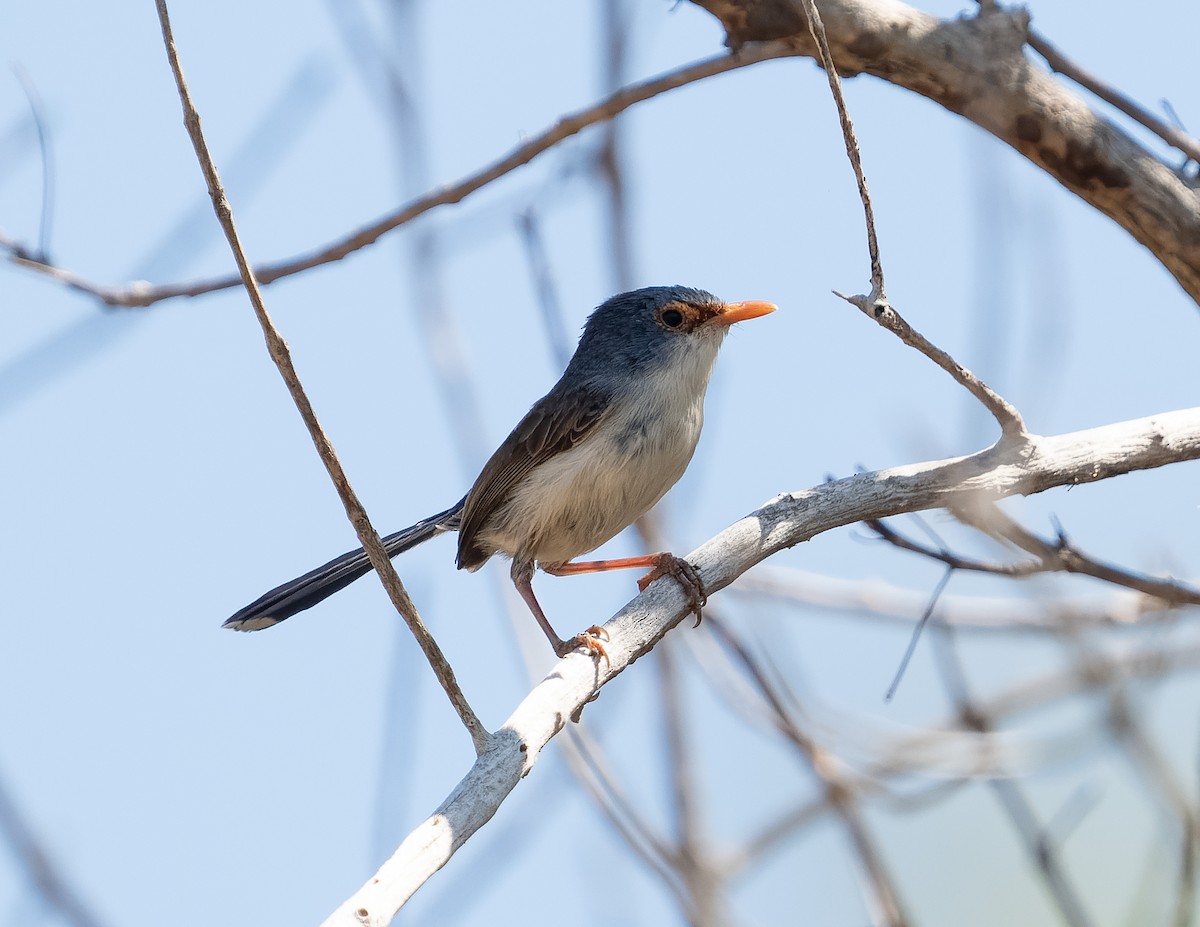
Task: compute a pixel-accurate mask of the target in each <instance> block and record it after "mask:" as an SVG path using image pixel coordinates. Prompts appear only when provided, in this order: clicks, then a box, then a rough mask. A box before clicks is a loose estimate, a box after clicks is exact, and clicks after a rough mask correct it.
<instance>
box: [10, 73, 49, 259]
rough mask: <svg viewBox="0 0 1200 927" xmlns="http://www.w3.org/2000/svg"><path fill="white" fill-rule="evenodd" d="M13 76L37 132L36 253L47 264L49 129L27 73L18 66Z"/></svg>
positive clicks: (42, 106)
mask: <svg viewBox="0 0 1200 927" xmlns="http://www.w3.org/2000/svg"><path fill="white" fill-rule="evenodd" d="M13 73H15V74H16V76H17V80H18V81H19V82H20V84H21V89H22V90H24V91H25V99H26V100H27V101H28V103H29V112H30V114H31V115H32V117H33V126H34V128H35V129H36V130H37V140H38V151H39V153H40V154H41V158H42V212H41V216H40V217H39V219H38V250H37V255H36V259H37V260H39V261H49V260H50V258H49V254H50V222H51V220H52V219H53V212H54V164H53V162H52V161H51V159H50V126H49V121H48V120H47V119H46V107H45V106H44V105H43V103H42V95H41V94H40V93H38V90H37V85H36V84H34V82H33V78H32V77H30V76H29V72H28V71H26V70H25V68H23V67H22V66H21V65H20V64H14V65H13Z"/></svg>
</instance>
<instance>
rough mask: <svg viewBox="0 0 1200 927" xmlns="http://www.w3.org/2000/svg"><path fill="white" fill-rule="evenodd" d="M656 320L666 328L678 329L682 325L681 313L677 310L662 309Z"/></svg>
mask: <svg viewBox="0 0 1200 927" xmlns="http://www.w3.org/2000/svg"><path fill="white" fill-rule="evenodd" d="M658 318H659V321H661V322H662V323H663V325H665V326H667V328H678V327H679V326H680V325H682V324H683V313H682V312H680V311H679V310H678V309H664V310H663V311H662V313H661V314H660V315H659V317H658Z"/></svg>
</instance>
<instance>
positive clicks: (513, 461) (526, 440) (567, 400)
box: [458, 389, 608, 570]
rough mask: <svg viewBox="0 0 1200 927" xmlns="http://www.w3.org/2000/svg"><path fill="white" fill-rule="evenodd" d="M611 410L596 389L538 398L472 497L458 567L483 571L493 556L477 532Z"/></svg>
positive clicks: (481, 477) (460, 533)
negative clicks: (528, 480)
mask: <svg viewBox="0 0 1200 927" xmlns="http://www.w3.org/2000/svg"><path fill="white" fill-rule="evenodd" d="M607 408H608V397H607V396H604V395H602V394H600V393H597V392H594V391H592V390H586V389H574V390H571V391H569V392H568V391H559V390H557V389H555V390H552V391H551V392H550V393H549V394H548V395H546V396H544V397H543V398H541V399H539V400H538V401H537V402H536V403H535V404H534V406H533V408H532V409H530V410H529V412H528V413H526V415H525V417H524V418H523V419H521V421H520V422H518V423H517V427H516V428H514V429H513V430H512V433H511V434H510V435H509V436H508V437H507V438H505V439H504V443H503V444H501V445H500V447H499V448H497V450H496V453H494V454H493V455H492V457H491V459H490V460H489V461H488V462H487V463H486V464H485V465H484V467H483V470H482V472H480V474H479V477H478V478H477V479H476V480H475V485H474V486H472V487H471V491H470V492H468V493H467V498H466V503H465V505H464V506H463V513H462V524H461V525H460V527H459V530H458V568H459V569H460V570H461V569H471V568H473V567H476V566H479V565H480V564H482V563H483V562H484V561H485V560H487V558H488V557H490V556H491V555H492V554H493V553H494V551H491V550H487V549H485V548H482V547H480V546H479V543H478V538H477V535H478V532H479V530H480V528H481V527H482V526H483V524H484V522H485V521H486V520H487V518H488V516H490V515H491V514H492V513H493V512H494V511H496V509H497V508H498V507H499V506H501V505H503V504H504V503H505V502H506V501H507V500H508V498H509V495H510V494H511V493H512V491H513V488H514V487H516V486H517V485H518V484H519V483H520V482H521V480H523V479H524V478H525V476H526V475H527V474H528V473H529V472H530V471H531V470H532V469H533V468H534V467H536V466H537V465H538V464H540V463H542V462H543V461H546V460H549V459H550V458H551V457H553V456H554V455H555V454H559V453H562V452H563V451H566V450H569V449H570V448H572V447H575V445H577V444H579V443H580V442H581V441H583V440H584V439H585V438H586V437H587V436H588V435H589V434H590V433H591V432H592V430H593V429H594V428H595V427H596V423H597V422H599V421H600V420H601V419H602V418H603V417H604V413H605V410H606V409H607Z"/></svg>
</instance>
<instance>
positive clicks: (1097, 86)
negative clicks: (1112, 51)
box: [1029, 29, 1200, 163]
mask: <svg viewBox="0 0 1200 927" xmlns="http://www.w3.org/2000/svg"><path fill="white" fill-rule="evenodd" d="M1029 47H1030V48H1032V49H1033V50H1034V51H1035V52H1037V53H1038V54H1039V55H1041V56H1042V57H1043V58H1045V59H1046V64H1047V65H1049V66H1050V70H1052V71H1057V72H1058V73H1059V74H1062V75H1063V76H1064V77H1069V78H1071V80H1073V81H1075V83H1077V84H1079V86H1081V87H1084V88H1086V89H1087V90H1089V91H1091V92H1092V93H1094V94H1095V95H1096V96H1098V97H1099V98H1100V99H1101V100H1103V101H1104V102H1105V103H1109V104H1111V105H1112V106H1115V107H1116V108H1117V109H1119V110H1120V111H1121V112H1123V113H1124V114H1125V115H1126V116H1128V117H1129V118H1130V119H1133V120H1134V121H1135V122H1138V123H1141V125H1143V126H1145V127H1146V128H1147V129H1149V130H1150V131H1151V132H1153V133H1154V134H1155V135H1157V136H1158V137H1159V138H1161V139H1162V140H1163V141H1164V142H1166V143H1167V144H1168V145H1170V146H1171V147H1172V148H1178V149H1179V150H1180V151H1182V152H1183V153H1184V154H1185V155H1187V156H1188V158H1190V159H1191V160H1192V161H1196V162H1197V163H1200V141H1197V140H1196V139H1194V138H1192V137H1191V136H1190V135H1188V134H1187V133H1185V132H1181V131H1179V129H1177V128H1175V127H1174V126H1171V125H1167V124H1166V123H1165V122H1163V121H1162V120H1161V119H1159V118H1158V117H1157V116H1155V115H1154V114H1153V113H1151V112H1150V111H1149V110H1147V109H1145V108H1144V107H1142V106H1139V105H1138V104H1137V103H1135V102H1134V101H1133V99H1131V98H1130V97H1128V96H1126V95H1125V94H1124V93H1122V92H1121V91H1120V90H1117V89H1116V88H1115V87H1112V86H1110V85H1109V84H1106V83H1105V82H1104V81H1102V80H1101V79H1100V78H1099V77H1097V76H1096V75H1094V74H1092V73H1091V72H1089V71H1085V70H1084V69H1083V68H1081V67H1080V66H1079V65H1077V64H1076V63H1075V62H1074V61H1071V60H1070V59H1069V58H1068V57H1067V56H1066V55H1064V54H1063V53H1062V52H1061V51H1059V50H1058V49H1057V48H1056V47H1055V46H1054V45H1052V44H1050V42H1049V41H1048V40H1047V39H1046V38H1044V37H1043V36H1042V35H1041V34H1040V33H1038V32H1037V31H1036V30H1034V29H1030V30H1029Z"/></svg>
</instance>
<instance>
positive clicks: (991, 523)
mask: <svg viewBox="0 0 1200 927" xmlns="http://www.w3.org/2000/svg"><path fill="white" fill-rule="evenodd" d="M951 511H952V512H953V513H954V515H955V517H957V518H959V519H960V520H961V521H963V522H965V523H967V524H969V525H971V526H972V527H974V528H977V529H978V530H980V531H982V532H984V533H985V534H988V535H991V536H993V537H998V538H1001V539H1003V540H1005V541H1008V542H1009V543H1011V544H1014V545H1015V546H1017V547H1019V548H1021V549H1022V550H1024V551H1026V552H1028V553H1030V554H1033V555H1034V556H1035V557H1036V558H1037V561H1035V565H1036V567H1037V569H1036V570H1033V571H1032V572H1043V573H1053V572H1062V573H1075V574H1078V575H1080V576H1091V577H1092V578H1094V579H1099V580H1101V581H1103V582H1106V583H1111V584H1112V585H1114V586H1122V587H1124V588H1126V589H1133V590H1135V591H1136V592H1141V593H1142V594H1144V595H1148V596H1153V597H1154V598H1156V599H1161V600H1162V601H1163V602H1166V603H1169V604H1171V605H1200V589H1196V588H1193V587H1191V586H1188V585H1187V584H1185V583H1180V582H1176V581H1175V580H1170V579H1159V578H1157V577H1153V576H1147V575H1145V574H1144V573H1137V572H1134V571H1133V570H1127V569H1125V568H1124V567H1119V566H1114V565H1113V564H1110V563H1103V562H1101V561H1099V560H1096V559H1095V558H1093V557H1090V556H1089V555H1087V554H1085V553H1083V551H1081V550H1079V548H1077V547H1075V545H1073V544H1072V543H1071V542H1070V541H1069V540H1068V539H1067V536H1066V534H1065V533H1064V532H1063V531H1062V529H1061V528H1059V532H1058V537H1057V538H1056V539H1055V540H1053V541H1047V540H1045V539H1044V538H1040V537H1038V536H1037V535H1036V534H1034V533H1033V532H1031V531H1028V530H1026V529H1025V528H1024V527H1022V526H1021V525H1020V524H1018V523H1017V522H1016V521H1015V520H1014V519H1012V518H1011V517H1009V515H1008V514H1007V513H1006V512H1005V511H1004V510H1003V509H1001V508H1000V507H999V506H998V505H996V504H995V503H993V502H986V501H984V500H972V501H971V504H969V505H967V506H954V507H952V508H951Z"/></svg>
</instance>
